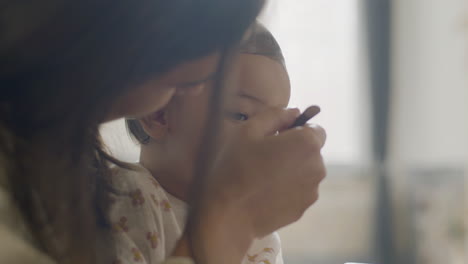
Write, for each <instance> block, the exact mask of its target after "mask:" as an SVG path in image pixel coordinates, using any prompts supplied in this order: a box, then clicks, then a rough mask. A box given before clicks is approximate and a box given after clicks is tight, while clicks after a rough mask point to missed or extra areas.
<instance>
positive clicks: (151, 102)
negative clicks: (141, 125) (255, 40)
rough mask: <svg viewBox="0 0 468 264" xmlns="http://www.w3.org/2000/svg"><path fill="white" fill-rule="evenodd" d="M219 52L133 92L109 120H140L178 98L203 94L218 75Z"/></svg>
mask: <svg viewBox="0 0 468 264" xmlns="http://www.w3.org/2000/svg"><path fill="white" fill-rule="evenodd" d="M219 58H220V54H219V52H215V53H213V54H211V55H208V56H206V57H203V58H200V59H197V60H193V61H189V62H185V63H182V64H180V65H178V66H176V67H175V68H173V69H172V70H170V71H168V72H166V73H164V74H162V75H161V76H159V77H158V78H156V79H153V80H149V81H147V82H145V83H143V84H142V85H140V86H138V87H134V88H133V89H129V91H128V92H127V93H125V94H124V95H123V96H121V97H120V98H119V99H118V100H117V101H116V102H115V103H114V105H113V106H112V109H111V111H110V113H109V114H108V116H107V120H106V121H110V120H113V119H117V118H121V117H133V118H138V117H142V116H145V115H147V114H149V113H152V112H155V111H157V110H159V109H162V108H163V107H164V106H166V105H167V103H168V102H169V101H170V100H171V99H172V97H173V96H174V95H194V94H198V93H199V92H201V91H202V90H203V88H204V86H205V84H206V81H207V80H210V79H211V78H212V77H213V75H214V73H215V72H216V67H217V65H218V61H219Z"/></svg>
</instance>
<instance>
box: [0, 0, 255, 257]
mask: <svg viewBox="0 0 468 264" xmlns="http://www.w3.org/2000/svg"><path fill="white" fill-rule="evenodd" d="M262 5H263V1H262V0H235V1H233V0H170V1H166V0H139V1H131V0H101V1H99V0H80V1H59V0H44V1H32V0H31V1H26V0H25V1H17V0H11V1H6V2H5V1H4V2H2V4H0V57H1V58H2V59H1V61H0V87H1V97H0V166H1V167H2V168H1V169H2V170H4V171H5V172H6V173H7V175H8V179H7V180H8V182H7V183H6V185H7V186H6V188H9V189H10V190H11V192H12V193H13V196H14V197H13V198H14V199H15V201H16V203H17V205H18V206H19V208H20V209H21V212H22V214H23V215H24V217H25V218H26V219H27V222H28V224H29V226H30V229H31V231H32V232H33V233H34V235H35V237H36V239H37V240H38V241H39V242H40V246H41V247H42V249H43V250H45V251H46V252H47V253H48V254H50V255H51V256H53V257H54V258H56V259H57V260H59V261H61V262H73V263H78V262H79V263H92V262H93V261H94V257H95V256H94V254H95V252H94V251H93V250H94V248H95V245H94V243H95V241H96V237H95V236H96V234H97V232H98V231H99V225H102V226H103V227H105V226H106V224H107V223H106V222H105V221H104V219H105V218H104V217H103V214H105V209H106V203H105V202H102V201H105V192H104V191H103V188H104V186H105V183H106V182H107V181H108V179H106V175H107V174H108V173H107V168H108V165H109V163H112V162H117V161H116V160H113V159H112V158H111V157H109V156H108V155H107V154H105V152H104V151H102V148H101V143H100V139H99V136H98V125H99V123H101V122H102V121H103V120H104V118H105V116H106V115H107V113H108V111H109V109H110V107H111V104H112V103H113V102H114V100H115V99H116V98H117V97H119V96H121V95H122V94H124V92H126V91H128V89H131V88H132V87H134V86H136V85H138V84H140V83H142V82H144V81H146V80H148V79H150V78H154V77H157V75H158V74H162V73H164V72H166V71H168V70H169V69H171V68H172V67H174V66H176V65H178V64H179V63H181V62H184V61H187V60H192V59H196V58H199V57H202V56H204V55H208V54H210V53H212V52H214V51H217V50H226V49H227V48H229V47H230V46H231V45H233V44H235V43H237V42H238V41H239V40H240V39H241V37H242V35H243V33H244V31H245V30H246V29H247V27H248V26H249V24H251V23H252V22H253V21H254V19H255V17H256V16H257V14H258V13H259V11H260V9H261V6H262ZM0 173H1V172H0ZM0 184H3V183H1V182H0Z"/></svg>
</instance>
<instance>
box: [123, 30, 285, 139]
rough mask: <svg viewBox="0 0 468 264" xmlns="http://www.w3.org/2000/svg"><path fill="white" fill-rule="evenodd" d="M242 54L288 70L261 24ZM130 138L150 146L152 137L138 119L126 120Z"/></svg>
mask: <svg viewBox="0 0 468 264" xmlns="http://www.w3.org/2000/svg"><path fill="white" fill-rule="evenodd" d="M240 53H241V54H252V55H259V56H265V57H267V58H270V59H272V60H274V61H276V62H278V63H279V64H281V65H282V66H283V67H284V69H286V64H285V62H284V56H283V52H282V51H281V48H280V46H279V44H278V42H277V41H276V39H275V37H274V36H273V34H271V32H270V31H269V30H268V29H267V28H266V27H265V26H263V25H262V24H260V23H259V22H256V23H254V24H253V25H252V26H251V27H250V28H249V30H248V31H247V32H246V34H245V37H244V40H243V41H242V43H241V45H240ZM125 123H126V126H127V131H128V133H129V134H130V137H131V138H132V139H133V140H134V141H137V142H138V143H140V144H143V145H145V144H148V143H149V141H150V139H151V137H150V136H149V135H148V134H146V132H145V131H144V130H143V128H142V127H141V124H140V122H139V121H138V120H137V119H133V118H131V119H130V118H127V119H126V120H125Z"/></svg>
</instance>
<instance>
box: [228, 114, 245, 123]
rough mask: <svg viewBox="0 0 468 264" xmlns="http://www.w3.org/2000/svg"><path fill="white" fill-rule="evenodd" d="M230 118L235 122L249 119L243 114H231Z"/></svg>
mask: <svg viewBox="0 0 468 264" xmlns="http://www.w3.org/2000/svg"><path fill="white" fill-rule="evenodd" d="M230 116H231V118H232V119H234V120H235V121H246V120H248V119H249V116H248V115H246V114H243V113H231V114H230Z"/></svg>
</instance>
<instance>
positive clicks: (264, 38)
mask: <svg viewBox="0 0 468 264" xmlns="http://www.w3.org/2000/svg"><path fill="white" fill-rule="evenodd" d="M240 53H242V54H253V55H260V56H265V57H268V58H270V59H272V60H274V61H276V62H278V63H280V64H281V65H283V67H284V68H285V69H286V64H285V61H284V56H283V52H282V51H281V48H280V45H279V44H278V42H277V41H276V39H275V37H274V36H273V34H272V33H271V32H270V31H269V30H268V29H267V28H266V27H265V26H263V25H262V24H260V23H259V22H257V23H255V24H253V25H252V26H251V27H250V28H249V30H248V31H247V33H246V36H245V38H244V41H243V42H242V43H241V46H240Z"/></svg>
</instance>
